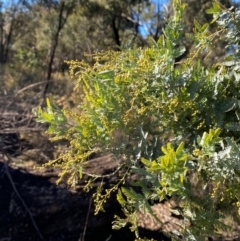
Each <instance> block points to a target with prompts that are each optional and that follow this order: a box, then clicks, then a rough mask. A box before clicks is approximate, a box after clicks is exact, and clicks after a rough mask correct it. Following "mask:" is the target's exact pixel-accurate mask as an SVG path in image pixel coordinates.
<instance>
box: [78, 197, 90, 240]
mask: <svg viewBox="0 0 240 241" xmlns="http://www.w3.org/2000/svg"><path fill="white" fill-rule="evenodd" d="M91 206H92V197H91V198H90V201H89V206H88V212H87V217H86V221H85V225H84V229H83V235H82V236H81V239H80V241H84V239H85V234H86V230H87V225H88V219H89V214H90V211H91Z"/></svg>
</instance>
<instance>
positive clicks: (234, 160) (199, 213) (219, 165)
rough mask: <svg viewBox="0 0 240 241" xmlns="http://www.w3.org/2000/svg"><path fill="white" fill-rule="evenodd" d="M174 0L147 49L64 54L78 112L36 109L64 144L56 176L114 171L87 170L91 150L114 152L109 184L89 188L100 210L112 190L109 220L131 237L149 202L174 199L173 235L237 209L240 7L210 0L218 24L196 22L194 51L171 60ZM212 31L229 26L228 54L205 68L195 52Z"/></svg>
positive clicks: (213, 228) (187, 235) (176, 48)
mask: <svg viewBox="0 0 240 241" xmlns="http://www.w3.org/2000/svg"><path fill="white" fill-rule="evenodd" d="M174 6H175V15H174V17H173V18H172V20H171V21H169V23H168V25H167V26H166V28H165V30H164V35H162V36H161V37H160V38H159V40H158V41H157V42H155V41H153V40H149V45H150V47H149V48H145V49H141V48H133V49H125V50H122V51H121V52H113V51H109V52H105V53H102V54H96V55H94V56H93V58H94V62H95V64H94V65H93V66H90V65H88V64H87V63H85V62H79V61H69V64H70V68H71V74H72V76H76V77H77V79H78V84H77V86H76V89H81V90H82V93H83V94H82V96H81V102H80V103H79V106H78V110H77V111H76V112H74V113H71V112H67V111H64V110H60V109H59V108H57V107H55V106H54V105H51V104H50V102H49V100H47V108H46V110H43V109H41V108H39V109H37V110H35V114H36V115H37V120H38V121H41V122H46V123H49V133H50V134H51V135H52V137H53V140H58V139H66V140H68V141H69V143H70V145H69V148H68V149H67V150H66V151H65V152H63V153H62V154H61V156H60V157H59V158H58V159H57V160H54V161H51V162H49V163H48V164H47V165H54V166H58V167H61V168H62V170H63V171H62V173H61V176H60V179H61V178H62V177H63V176H64V175H65V174H70V179H69V183H71V184H73V185H74V184H75V183H76V182H77V179H78V178H81V177H82V175H84V174H86V175H88V176H89V177H91V178H93V179H89V180H90V182H89V183H88V186H87V187H89V186H91V185H90V184H91V181H93V180H96V179H97V178H101V179H104V178H106V177H109V175H111V174H109V175H107V176H98V175H96V174H94V173H92V174H90V173H86V172H85V165H86V163H87V159H88V156H89V155H90V154H91V153H93V152H102V153H112V154H113V156H114V157H115V158H116V159H120V157H121V159H122V160H123V161H122V162H120V164H119V168H118V169H117V170H116V171H115V172H114V173H112V175H117V174H118V175H119V182H118V183H117V184H116V185H115V186H113V187H112V188H111V189H107V190H104V187H103V186H99V188H98V189H97V192H96V194H94V200H95V204H96V212H98V211H99V210H103V203H104V202H105V201H106V199H107V198H109V197H110V195H111V194H112V193H113V192H117V200H118V201H119V203H120V204H121V206H122V208H123V211H124V213H125V215H126V219H122V218H119V217H117V216H116V220H115V221H114V223H113V226H114V228H121V227H124V226H125V225H126V223H127V222H130V223H131V224H132V227H131V230H132V231H135V233H136V235H137V236H138V232H137V216H136V215H137V212H143V213H144V212H150V213H151V214H152V215H153V216H155V217H156V215H155V214H154V213H153V211H152V209H151V203H153V202H156V201H161V200H164V199H167V198H169V197H170V198H172V197H178V198H180V204H179V208H178V209H176V210H173V212H174V211H175V212H177V213H179V214H180V215H182V216H183V218H184V222H183V225H182V227H181V228H180V229H179V230H178V231H177V233H176V236H175V237H174V238H175V239H178V238H179V239H180V236H182V237H183V239H184V240H204V239H205V238H206V237H208V236H211V235H215V234H217V233H218V230H219V229H221V228H223V226H224V225H223V222H222V220H223V218H224V217H225V216H226V215H227V214H228V213H229V210H235V211H236V212H235V213H237V209H239V206H240V205H239V203H240V188H239V175H240V166H239V158H240V153H239V144H238V142H239V139H238V136H239V130H240V128H239V126H240V123H239V113H240V102H239V93H240V92H239V91H240V89H239V73H238V72H239V68H240V67H239V61H238V59H239V56H238V55H239V46H238V43H237V42H236V38H237V36H238V35H239V34H237V33H235V32H234V33H233V32H232V29H238V28H239V26H240V25H239V19H240V16H239V15H238V11H237V12H236V13H235V15H234V18H233V13H232V12H231V10H226V9H223V8H222V7H221V6H220V5H218V4H217V3H214V4H213V8H212V9H210V10H209V12H211V13H213V14H214V15H215V21H216V23H218V24H219V29H218V30H217V33H216V32H214V33H211V32H210V30H209V26H210V25H211V23H210V24H204V25H203V26H201V25H200V24H199V23H198V22H197V21H195V26H196V30H195V35H194V36H191V38H192V39H194V41H195V43H196V46H197V48H196V51H195V52H193V53H192V54H191V56H190V58H189V59H187V60H186V61H185V62H183V63H181V64H178V63H175V59H176V58H177V57H178V56H179V55H181V54H182V53H183V52H184V50H185V48H184V46H182V45H181V39H182V37H183V33H182V30H183V26H182V13H183V11H184V5H181V4H180V2H179V1H177V0H176V1H175V5H174ZM219 33H226V39H225V40H226V41H227V42H228V43H229V46H231V47H232V53H231V55H229V56H228V57H227V60H226V61H225V62H219V63H217V64H216V65H214V66H211V67H209V68H208V69H206V68H204V67H203V65H202V63H201V61H195V60H196V59H197V58H198V55H199V54H200V53H202V52H206V51H208V50H209V46H210V45H211V44H212V43H213V42H214V41H215V40H216V39H217V38H218V37H219V35H218V34H219ZM238 33H239V32H238ZM233 34H234V36H233ZM116 133H121V138H120V137H118V136H117V135H116ZM132 174H134V175H132ZM131 176H133V178H132V179H131V178H130V177H131ZM129 179H131V180H130V181H129ZM125 181H128V185H127V186H125V185H124V184H125ZM129 184H130V185H131V187H129ZM138 190H141V192H139V191H138ZM156 219H157V217H156ZM157 220H158V219H157ZM236 220H237V221H238V222H239V217H238V216H237V217H236ZM158 221H159V222H161V220H158Z"/></svg>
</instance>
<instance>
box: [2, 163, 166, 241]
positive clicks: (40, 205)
mask: <svg viewBox="0 0 240 241" xmlns="http://www.w3.org/2000/svg"><path fill="white" fill-rule="evenodd" d="M6 169H8V171H9V174H10V176H11V179H12V181H13V183H14V185H15V187H16V190H17V191H18V193H19V194H20V196H21V199H22V200H23V201H24V202H25V204H26V206H27V208H28V209H29V211H30V213H31V215H29V213H28V212H27V210H26V207H24V205H23V204H22V201H21V200H20V198H19V197H18V195H17V193H16V191H15V190H14V188H13V185H12V183H11V180H10V178H9V176H8V175H7V172H6ZM55 180H56V174H54V173H51V170H50V171H49V170H48V171H44V173H39V174H36V173H34V174H33V173H29V172H27V171H26V170H24V169H21V170H20V169H15V168H12V167H9V166H8V167H6V166H5V165H4V163H3V162H0V241H3V240H4V241H7V240H9V241H10V240H11V241H27V240H34V241H38V240H41V238H40V235H39V232H40V233H41V234H42V236H43V237H44V239H45V240H46V241H63V240H72V241H83V237H82V236H83V233H84V227H85V223H86V217H87V213H88V209H89V201H90V197H91V193H85V192H82V191H77V192H75V191H73V190H70V189H67V188H65V187H62V186H57V185H55V183H54V182H55ZM120 212H121V210H120V207H119V205H118V203H117V202H116V201H115V200H110V202H109V203H108V205H107V206H106V212H105V213H101V214H99V215H97V216H95V215H94V213H93V208H91V211H90V214H89V220H88V223H87V229H86V235H85V239H84V241H107V240H108V241H118V240H119V241H120V240H121V241H123V240H124V241H133V240H134V234H133V233H132V232H130V230H129V229H128V228H125V229H122V230H119V231H113V230H112V229H111V222H112V220H113V216H114V214H116V213H120ZM31 216H32V218H33V219H34V221H35V223H36V225H37V227H38V229H39V232H38V231H37V230H36V228H34V225H33V222H32V220H31ZM140 234H142V235H143V236H146V237H149V238H150V237H154V238H156V239H157V240H168V239H167V238H166V237H164V236H162V234H161V233H159V232H151V231H146V230H144V229H141V230H140Z"/></svg>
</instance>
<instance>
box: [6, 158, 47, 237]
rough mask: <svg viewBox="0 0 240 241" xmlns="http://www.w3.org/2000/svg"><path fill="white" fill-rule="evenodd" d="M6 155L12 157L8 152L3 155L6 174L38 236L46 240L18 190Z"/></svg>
mask: <svg viewBox="0 0 240 241" xmlns="http://www.w3.org/2000/svg"><path fill="white" fill-rule="evenodd" d="M4 156H6V157H7V159H8V160H9V159H10V157H9V156H8V155H7V154H5V155H3V163H4V166H5V170H6V175H7V177H8V179H9V181H10V183H11V185H12V188H13V190H14V192H15V193H16V195H17V197H18V198H19V200H20V201H21V203H22V205H23V206H24V208H25V210H26V211H27V213H28V215H29V217H30V219H31V222H32V224H33V226H34V228H35V230H36V231H37V234H38V236H39V237H40V238H41V240H43V241H45V239H44V237H43V235H42V234H41V232H40V230H39V228H38V226H37V224H36V222H35V220H34V218H33V216H32V213H31V211H30V210H29V208H28V207H27V205H26V203H25V202H24V200H23V199H22V197H21V196H20V194H19V192H18V190H17V188H16V186H15V184H14V182H13V179H12V177H11V175H10V173H9V170H8V165H7V163H6V161H5V158H4Z"/></svg>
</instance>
